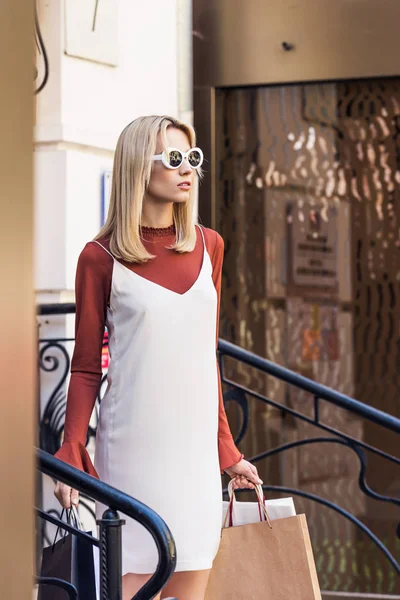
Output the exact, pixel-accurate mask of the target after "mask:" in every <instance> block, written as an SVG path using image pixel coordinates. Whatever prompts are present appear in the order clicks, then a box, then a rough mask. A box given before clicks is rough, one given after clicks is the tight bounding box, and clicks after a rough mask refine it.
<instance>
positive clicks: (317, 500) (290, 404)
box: [218, 340, 400, 593]
mask: <svg viewBox="0 0 400 600" xmlns="http://www.w3.org/2000/svg"><path fill="white" fill-rule="evenodd" d="M218 349H219V361H220V370H221V378H222V382H223V384H225V386H227V390H226V392H225V394H224V398H225V402H226V405H228V406H229V404H233V405H235V406H236V409H237V412H238V413H239V416H238V419H237V428H236V429H237V434H236V443H237V444H240V443H241V442H242V440H244V438H245V436H246V434H247V433H248V432H249V430H250V429H251V416H250V413H251V411H252V406H251V405H252V403H253V404H254V403H256V404H257V403H259V404H261V405H264V407H269V408H270V409H272V410H273V411H275V414H277V415H279V416H280V417H281V426H282V430H281V438H284V437H285V428H286V429H287V421H288V419H291V421H292V424H291V426H289V429H290V431H291V432H293V430H295V429H296V422H298V421H300V422H302V423H305V424H306V425H307V427H306V429H303V431H302V433H303V435H302V436H301V438H300V439H291V440H290V441H287V442H286V443H281V444H279V445H278V446H277V447H274V448H270V449H268V450H263V451H262V452H258V453H256V454H255V455H254V456H253V457H252V458H251V459H250V460H251V461H252V462H253V463H255V464H257V466H258V467H259V469H260V468H261V465H262V464H263V462H265V461H267V460H268V459H272V458H273V457H282V456H284V455H285V454H289V453H290V451H293V450H296V449H301V448H314V452H315V453H316V455H317V461H318V460H319V458H318V457H320V460H321V461H322V460H323V456H324V453H325V452H326V450H325V449H327V448H328V447H334V446H339V447H342V448H345V449H347V450H348V451H349V452H351V453H353V454H354V455H355V457H356V459H357V462H358V473H357V477H356V479H357V481H358V488H359V491H360V492H361V494H363V495H364V496H365V497H366V498H367V499H370V500H372V501H375V502H377V503H379V504H378V506H379V507H380V508H379V509H378V510H380V511H381V512H382V514H385V513H386V511H387V509H385V507H391V508H393V509H394V510H393V517H392V523H393V529H392V531H391V532H390V534H389V539H387V540H382V539H380V537H379V536H378V535H377V534H376V533H375V532H374V531H373V530H372V527H370V526H368V525H367V524H366V523H365V522H364V520H363V519H362V518H359V517H357V516H355V515H354V514H352V512H351V511H350V510H348V509H345V508H343V507H342V506H340V505H339V504H338V503H337V501H335V500H336V498H335V499H333V498H329V497H324V496H323V495H321V494H316V493H312V492H310V491H306V490H304V489H299V488H298V487H296V486H294V485H270V484H265V485H264V486H263V487H264V490H265V491H266V492H268V493H273V494H278V495H280V494H286V495H288V494H289V495H293V496H297V497H300V498H302V499H306V500H307V501H310V502H312V503H314V504H317V505H320V506H323V507H325V508H327V509H329V511H331V512H332V513H334V514H336V515H338V516H339V517H340V519H344V520H346V521H348V522H349V523H351V524H352V525H354V526H355V527H356V528H357V530H358V531H359V532H361V533H362V534H363V535H362V539H361V543H358V545H357V544H348V543H347V544H346V543H345V542H343V540H338V541H339V543H336V548H335V543H334V542H333V543H331V544H330V546H328V547H325V549H324V548H322V547H319V548H318V543H316V542H315V543H314V544H313V545H314V550H315V551H316V554H317V555H318V554H319V559H321V557H323V554H324V553H325V554H327V553H329V554H330V557H329V558H330V560H329V561H321V560H320V561H319V562H318V561H317V566H318V567H319V568H318V571H319V576H320V580H321V583H322V584H324V582H326V584H325V585H323V587H324V589H330V590H332V589H334V588H335V589H340V591H353V592H354V591H360V592H361V591H362V592H366V591H374V592H380V593H385V592H386V593H388V592H389V593H395V592H398V591H399V583H400V580H399V575H400V565H399V560H398V557H399V554H400V542H399V539H400V524H399V521H400V519H399V517H400V512H399V510H398V509H399V507H400V498H399V497H395V496H389V495H387V494H383V493H379V492H377V491H375V490H373V489H371V487H370V486H369V485H368V482H367V477H368V462H367V457H368V454H371V455H374V456H376V457H379V459H381V460H382V461H383V464H390V465H394V466H395V467H396V468H398V467H399V465H400V459H399V458H398V457H395V456H393V455H391V454H389V453H387V452H384V451H382V450H381V449H379V448H376V447H374V446H371V445H370V444H367V443H365V442H363V441H362V440H361V439H356V438H355V437H353V436H352V435H349V434H348V433H346V432H345V431H341V430H339V429H338V428H337V427H332V426H331V425H330V424H329V422H325V421H324V418H323V415H324V414H325V415H328V416H331V412H332V411H329V412H327V411H324V405H327V404H328V405H330V406H331V407H333V408H334V410H336V409H337V410H338V411H340V410H342V411H343V410H344V411H346V414H348V415H354V416H355V417H356V418H359V419H361V420H362V421H366V422H370V423H373V424H374V425H377V426H380V427H381V428H382V435H384V436H385V435H388V432H394V433H395V434H397V435H398V434H400V420H399V419H397V418H396V417H394V416H392V415H389V414H387V413H384V412H382V411H380V410H377V409H375V408H373V407H371V406H367V405H365V404H363V403H361V402H358V401H357V400H355V399H353V398H350V397H349V396H346V395H345V394H342V393H340V392H337V391H335V390H332V389H331V388H328V387H326V386H324V385H321V384H319V383H317V382H315V381H312V380H310V379H307V378H306V377H303V376H302V375H299V374H297V373H295V372H293V371H290V370H288V369H286V368H284V367H281V366H279V365H277V364H275V363H273V362H271V361H269V360H266V359H263V358H261V357H259V356H257V355H255V354H252V353H251V352H248V351H246V350H243V349H242V348H239V347H238V346H236V345H234V344H231V343H230V342H227V341H224V340H219V346H218ZM249 368H250V369H257V370H258V371H260V372H262V373H263V374H265V375H266V376H267V379H268V378H274V379H275V380H280V381H281V382H283V383H284V385H285V386H287V387H286V390H285V392H286V393H285V394H283V398H284V399H286V402H285V401H283V402H282V401H277V400H273V399H272V398H270V397H268V395H264V394H262V393H259V392H256V391H254V390H253V389H249V388H248V387H247V386H246V384H245V383H241V381H242V382H245V380H246V378H248V379H249V380H251V379H252V378H251V376H249V372H248V369H249ZM266 387H267V388H268V384H267V382H266ZM290 388H292V390H293V389H294V390H297V392H300V393H301V396H300V398H298V399H297V402H296V401H294V399H293V395H291V394H290ZM299 408H301V410H299ZM321 432H322V433H323V436H321V435H320V434H321ZM327 434H328V435H327ZM286 435H287V437H290V434H289V433H286ZM292 437H293V436H292ZM295 437H297V438H298V437H299V436H295ZM383 468H384V467H383ZM397 475H398V476H399V475H400V471H399V472H397ZM302 506H304V504H303V505H302ZM307 512H309V511H308V510H307ZM311 521H312V519H311ZM311 525H312V523H311ZM315 537H316V538H318V535H316V536H315ZM313 541H314V540H313ZM336 541H337V540H336ZM347 542H348V540H347ZM358 542H360V539H359V540H358ZM328 543H329V542H328ZM371 546H372V547H375V549H376V551H377V552H372V553H371ZM388 546H391V548H389V547H388ZM335 553H337V554H339V558H338V560H335ZM357 555H358V556H357ZM372 556H373V557H374V558H373V559H372ZM329 562H330V565H329ZM327 570H328V571H329V570H330V574H331V575H332V577H329V573H328V577H327V573H326V571H327ZM335 571H336V572H335ZM372 571H375V573H372ZM349 572H351V576H350V577H349ZM349 579H350V580H352V584H351V585H349ZM366 580H369V581H366ZM335 581H336V583H335Z"/></svg>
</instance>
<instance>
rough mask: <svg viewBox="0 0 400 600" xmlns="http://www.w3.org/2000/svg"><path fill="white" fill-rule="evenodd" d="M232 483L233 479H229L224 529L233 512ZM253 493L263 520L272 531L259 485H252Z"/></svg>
mask: <svg viewBox="0 0 400 600" xmlns="http://www.w3.org/2000/svg"><path fill="white" fill-rule="evenodd" d="M233 483H234V479H231V480H230V482H229V484H228V494H229V504H228V509H227V511H226V515H225V520H224V524H223V528H224V529H225V528H226V527H227V523H228V518H229V516H230V515H232V512H233V504H234V502H236V497H235V491H234V489H233ZM254 491H255V493H256V496H257V499H258V504H259V506H260V507H261V509H262V511H263V513H264V516H265V520H266V521H267V523H268V525H269V527H270V529H272V525H271V520H270V518H269V515H268V511H267V507H266V506H265V497H264V492H263V489H262V487H261V485H259V484H254Z"/></svg>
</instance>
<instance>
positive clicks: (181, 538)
mask: <svg viewBox="0 0 400 600" xmlns="http://www.w3.org/2000/svg"><path fill="white" fill-rule="evenodd" d="M195 146H196V140H195V134H194V131H193V129H192V128H191V127H189V126H187V125H184V124H183V123H180V122H179V121H177V120H176V119H174V118H171V117H165V116H162V117H158V116H151V117H142V118H139V119H136V120H135V121H133V122H132V123H130V124H129V125H128V126H127V127H126V128H125V129H124V131H123V132H122V134H121V136H120V138H119V140H118V144H117V148H116V153H115V160H114V170H113V181H112V191H111V201H110V208H109V212H108V218H107V221H106V223H105V225H104V227H103V229H102V230H101V231H100V233H99V234H98V236H97V237H96V238H95V240H94V241H92V242H89V243H88V244H87V245H86V246H85V248H84V249H83V251H82V253H81V255H80V257H79V262H78V268H77V275H76V342H75V350H74V355H73V358H72V368H71V373H72V375H71V380H70V385H69V390H68V401H67V413H66V421H65V432H64V443H63V445H62V447H61V449H60V450H59V451H58V452H57V454H56V456H57V457H58V458H60V459H61V460H64V461H66V462H68V463H70V464H72V465H74V466H76V467H78V468H80V469H83V470H85V471H86V472H87V473H90V474H91V475H94V476H97V477H100V479H101V480H103V481H105V482H107V483H109V484H111V485H113V486H115V487H117V488H119V489H121V490H123V491H124V492H127V493H128V494H130V495H132V496H134V497H135V498H138V499H139V500H141V501H142V502H144V503H145V504H148V505H149V506H150V507H151V508H153V509H154V510H155V511H157V512H158V513H159V514H160V515H161V516H162V518H163V519H164V520H165V521H166V523H167V524H168V526H169V527H170V529H171V532H172V535H173V536H174V538H175V542H176V547H177V567H176V571H175V573H174V575H173V577H172V578H171V580H170V581H169V582H168V584H167V585H166V587H165V589H164V590H163V591H162V594H161V596H160V597H161V598H167V597H170V596H176V597H178V598H179V599H180V600H203V598H204V593H205V588H206V585H207V580H208V575H209V570H210V568H211V566H212V562H213V559H214V557H215V554H216V552H217V549H218V545H219V539H220V528H221V477H220V473H221V472H223V471H225V472H226V473H228V474H229V475H230V476H231V477H232V478H235V487H253V484H254V483H259V482H260V479H259V477H258V474H257V470H256V468H255V467H254V466H253V465H251V464H250V463H248V462H247V461H246V460H244V459H243V455H241V454H240V452H239V451H238V449H237V448H236V447H235V445H234V442H233V439H232V435H231V432H230V430H229V425H228V423H227V419H226V414H225V410H224V406H223V401H222V394H221V384H220V377H219V371H218V365H217V361H216V346H215V344H216V339H217V330H218V327H217V323H218V312H219V299H220V286H221V268H222V260H223V241H222V238H221V237H220V236H219V235H218V234H217V233H216V232H215V231H212V230H211V229H206V228H203V227H199V226H197V225H196V226H195V225H194V224H193V221H194V219H193V216H194V215H193V211H194V207H193V187H194V184H195V177H197V176H199V175H200V174H201V171H200V168H201V164H202V161H203V155H202V152H201V150H200V149H198V148H195ZM105 325H106V326H107V330H108V336H109V350H110V366H109V371H108V377H107V382H108V385H107V391H106V393H105V396H104V398H103V400H102V402H101V408H100V418H99V425H98V429H97V437H96V453H95V467H93V465H92V464H91V461H90V458H89V456H88V454H87V452H86V449H85V440H86V434H87V429H88V424H89V419H90V415H91V413H92V410H93V406H94V403H95V399H96V396H97V393H98V390H99V385H100V380H101V360H100V357H101V349H102V339H103V332H104V327H105ZM55 495H56V496H57V498H58V499H59V501H60V502H61V504H62V506H63V507H65V508H69V507H70V505H71V502H72V503H75V504H77V503H78V492H77V491H76V490H72V489H71V488H70V487H68V486H67V485H65V484H62V483H60V482H59V483H57V485H56V489H55ZM104 508H105V507H104V506H101V505H97V506H96V514H97V516H98V518H99V517H100V516H101V514H102V512H103V510H104ZM156 566H157V551H156V548H155V544H154V542H153V540H152V538H151V536H150V534H149V533H148V532H147V531H145V530H144V529H143V527H142V526H140V525H139V524H138V523H136V522H134V521H132V520H131V519H127V523H126V525H125V526H124V530H123V557H122V568H123V598H124V600H125V599H128V598H129V599H130V598H132V596H133V595H134V594H135V593H136V592H137V590H138V589H140V588H141V587H142V586H143V585H144V583H145V582H146V581H147V580H148V579H149V577H150V576H151V574H152V573H153V572H154V571H155V569H156Z"/></svg>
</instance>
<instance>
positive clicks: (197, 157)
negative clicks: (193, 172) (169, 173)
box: [153, 148, 204, 169]
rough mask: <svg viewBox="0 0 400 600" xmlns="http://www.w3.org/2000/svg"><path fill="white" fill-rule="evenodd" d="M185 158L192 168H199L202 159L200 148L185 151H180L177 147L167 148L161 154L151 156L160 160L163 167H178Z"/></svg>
mask: <svg viewBox="0 0 400 600" xmlns="http://www.w3.org/2000/svg"><path fill="white" fill-rule="evenodd" d="M185 158H186V159H187V161H188V163H189V165H190V166H191V168H192V169H199V168H200V167H201V165H202V164H203V160H204V156H203V152H202V151H201V150H200V148H190V150H188V151H187V152H182V151H181V150H178V149H177V148H167V149H166V150H164V152H163V153H162V154H155V155H154V156H153V160H162V163H163V165H164V167H167V169H179V167H180V166H181V164H182V163H183V161H184V160H185Z"/></svg>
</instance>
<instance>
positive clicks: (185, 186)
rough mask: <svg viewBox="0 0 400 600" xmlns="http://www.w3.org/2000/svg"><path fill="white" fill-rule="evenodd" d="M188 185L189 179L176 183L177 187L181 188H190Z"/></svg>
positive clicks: (189, 184)
mask: <svg viewBox="0 0 400 600" xmlns="http://www.w3.org/2000/svg"><path fill="white" fill-rule="evenodd" d="M190 186H191V183H190V181H182V183H178V188H180V189H181V190H190Z"/></svg>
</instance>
